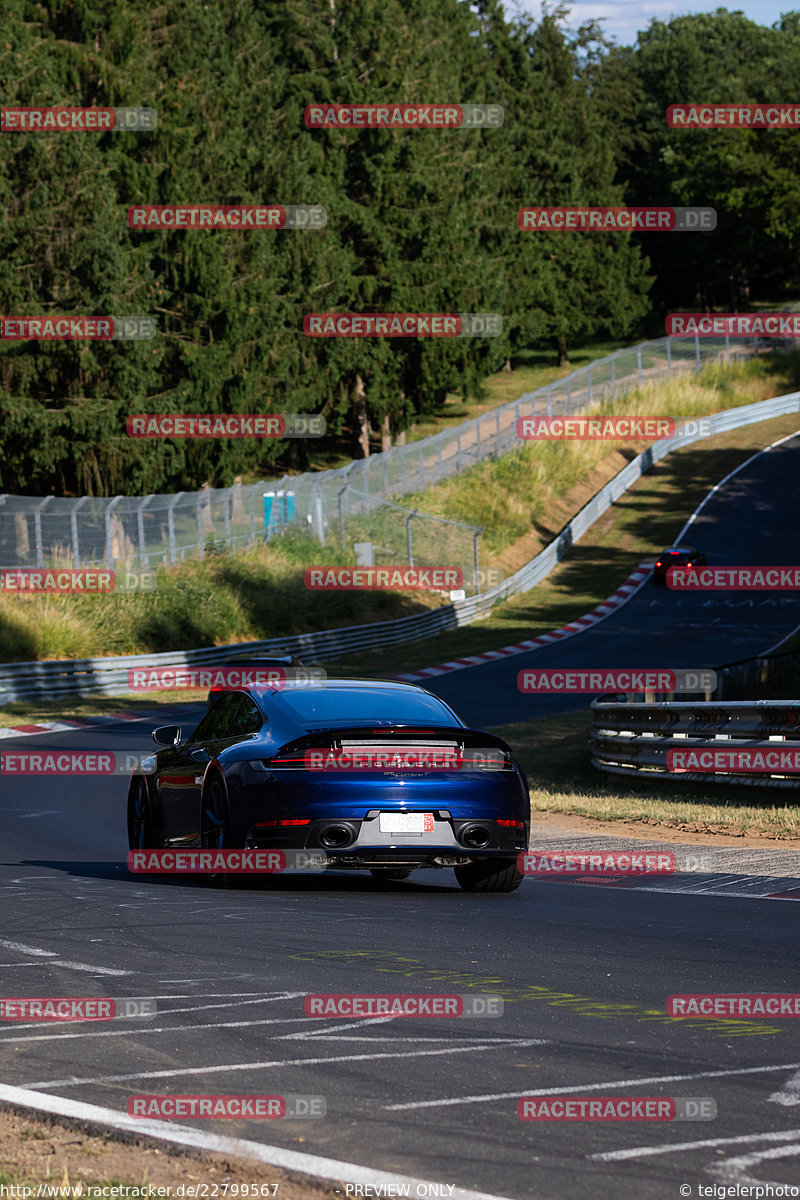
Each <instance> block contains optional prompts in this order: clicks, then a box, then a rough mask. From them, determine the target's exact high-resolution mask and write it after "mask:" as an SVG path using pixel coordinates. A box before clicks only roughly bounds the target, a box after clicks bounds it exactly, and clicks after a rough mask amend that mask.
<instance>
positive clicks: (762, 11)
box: [507, 0, 800, 45]
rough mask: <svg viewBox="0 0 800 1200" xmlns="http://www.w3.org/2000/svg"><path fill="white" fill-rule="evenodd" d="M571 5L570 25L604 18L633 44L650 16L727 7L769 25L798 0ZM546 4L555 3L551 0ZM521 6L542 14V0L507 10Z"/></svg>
mask: <svg viewBox="0 0 800 1200" xmlns="http://www.w3.org/2000/svg"><path fill="white" fill-rule="evenodd" d="M564 2H565V3H568V4H569V5H570V8H571V15H570V17H569V18H568V19H567V22H566V23H567V25H568V27H569V28H577V26H578V25H580V24H582V23H583V22H584V21H590V20H592V19H595V20H598V19H603V27H604V29H605V31H606V33H607V34H608V35H609V36H610V37H613V38H614V39H615V40H616V41H617V42H619V43H620V44H621V45H632V44H633V43H634V42H635V41H636V34H637V32H638V30H640V29H646V28H647V26H648V25H649V24H650V21H651V20H652V18H653V17H657V18H658V19H659V20H661V21H667V20H669V18H670V17H673V16H676V17H677V16H685V15H686V14H688V13H700V12H713V11H714V9H716V8H727V9H728V10H729V11H730V12H735V11H737V10H741V11H742V12H743V13H744V14H745V16H747V17H749V18H750V19H751V20H752V21H758V22H759V24H761V25H771V24H772V23H773V22H774V21H777V20H778V18H779V17H780V15H781V13H782V12H790V11H792V10H793V9H795V10H800V0H738V2H737V0H729V2H727V3H726V2H725V0H564ZM548 7H549V8H550V9H551V11H552V9H553V8H554V7H555V0H550V3H549V4H548ZM515 10H517V11H520V10H523V11H525V12H526V13H529V14H530V15H531V16H533V17H539V16H541V12H542V3H541V0H517V3H510V4H508V5H507V12H508V13H509V15H510V16H511V15H513V13H514V11H515Z"/></svg>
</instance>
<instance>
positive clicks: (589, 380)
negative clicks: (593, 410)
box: [586, 367, 592, 404]
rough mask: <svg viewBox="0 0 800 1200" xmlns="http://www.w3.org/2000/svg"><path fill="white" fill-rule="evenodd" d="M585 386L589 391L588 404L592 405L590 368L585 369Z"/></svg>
mask: <svg viewBox="0 0 800 1200" xmlns="http://www.w3.org/2000/svg"><path fill="white" fill-rule="evenodd" d="M586 385H587V387H588V389H589V403H590V404H591V403H592V368H591V367H587V369H586Z"/></svg>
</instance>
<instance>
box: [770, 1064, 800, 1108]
mask: <svg viewBox="0 0 800 1200" xmlns="http://www.w3.org/2000/svg"><path fill="white" fill-rule="evenodd" d="M767 1100H771V1101H772V1103H773V1104H783V1105H784V1106H785V1107H786V1108H790V1107H791V1106H792V1105H793V1104H800V1071H797V1072H796V1073H795V1074H794V1075H793V1076H792V1077H791V1079H787V1081H786V1083H785V1084H784V1085H783V1087H782V1088H779V1089H778V1091H777V1092H773V1093H772V1095H771V1096H767Z"/></svg>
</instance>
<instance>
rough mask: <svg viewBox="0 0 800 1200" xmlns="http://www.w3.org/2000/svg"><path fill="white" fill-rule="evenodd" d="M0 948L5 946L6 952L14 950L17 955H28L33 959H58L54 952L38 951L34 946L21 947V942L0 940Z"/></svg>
mask: <svg viewBox="0 0 800 1200" xmlns="http://www.w3.org/2000/svg"><path fill="white" fill-rule="evenodd" d="M0 946H5V948H6V950H16V951H17V953H18V954H30V955H32V956H33V957H35V958H58V953H57V951H55V950H39V949H38V948H37V947H36V946H23V944H22V942H9V941H7V940H6V939H5V938H0Z"/></svg>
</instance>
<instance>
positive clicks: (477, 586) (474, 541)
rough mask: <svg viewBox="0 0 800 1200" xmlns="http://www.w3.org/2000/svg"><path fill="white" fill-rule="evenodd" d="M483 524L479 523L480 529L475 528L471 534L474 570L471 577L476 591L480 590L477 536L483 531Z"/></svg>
mask: <svg viewBox="0 0 800 1200" xmlns="http://www.w3.org/2000/svg"><path fill="white" fill-rule="evenodd" d="M485 528H486V526H485V525H481V527H480V529H476V530H475V532H474V533H473V535H472V566H473V570H474V572H475V574H474V577H473V588H474V590H475V592H476V593H479V592H480V590H481V581H480V572H479V570H478V538H479V537H480V536H481V534H482V533H483V531H484V529H485Z"/></svg>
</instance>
